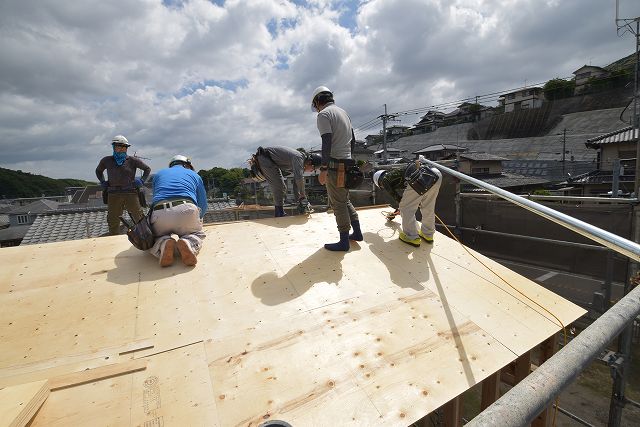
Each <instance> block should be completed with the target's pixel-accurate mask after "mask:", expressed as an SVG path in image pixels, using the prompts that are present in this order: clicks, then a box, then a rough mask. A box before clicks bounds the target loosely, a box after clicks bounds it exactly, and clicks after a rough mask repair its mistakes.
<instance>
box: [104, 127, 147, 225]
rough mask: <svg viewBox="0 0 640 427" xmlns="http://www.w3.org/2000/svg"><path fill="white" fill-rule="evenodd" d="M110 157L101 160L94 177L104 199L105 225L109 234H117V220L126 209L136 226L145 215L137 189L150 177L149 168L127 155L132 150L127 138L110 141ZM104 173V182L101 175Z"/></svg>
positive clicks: (117, 137) (116, 138)
mask: <svg viewBox="0 0 640 427" xmlns="http://www.w3.org/2000/svg"><path fill="white" fill-rule="evenodd" d="M111 146H112V148H113V154H112V155H111V156H106V157H103V158H102V159H101V160H100V163H98V167H97V168H96V176H97V177H98V180H99V181H100V185H101V186H102V191H103V192H105V193H106V195H107V201H106V203H107V209H108V211H107V223H108V224H109V234H111V235H115V234H120V233H119V232H120V216H121V215H122V212H123V211H124V210H125V209H126V210H127V211H128V212H129V216H131V218H132V219H133V220H134V221H135V222H136V223H137V222H138V221H140V219H141V218H142V217H144V212H143V211H142V206H141V205H140V198H139V195H138V189H140V188H141V187H142V186H143V185H144V183H145V182H146V180H147V179H148V178H149V174H151V168H150V167H149V166H147V165H146V164H145V163H144V162H143V161H142V160H140V159H139V158H138V157H135V156H133V157H132V156H129V155H127V149H128V148H129V147H130V146H131V144H129V141H128V140H127V138H125V137H124V136H122V135H116V136H115V137H113V139H112V140H111ZM138 169H140V170H142V177H141V178H136V171H137V170H138ZM105 170H106V171H107V179H105V177H104V171H105Z"/></svg>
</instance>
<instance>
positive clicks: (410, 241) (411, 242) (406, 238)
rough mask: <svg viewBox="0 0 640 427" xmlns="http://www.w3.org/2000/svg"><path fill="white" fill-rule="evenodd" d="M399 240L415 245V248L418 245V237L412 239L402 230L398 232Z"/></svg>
mask: <svg viewBox="0 0 640 427" xmlns="http://www.w3.org/2000/svg"><path fill="white" fill-rule="evenodd" d="M400 240H402V241H403V242H405V243H407V244H409V245H411V246H415V247H416V248H419V247H420V237H416V238H415V239H412V238H410V237H409V236H407V235H406V234H404V232H403V231H401V232H400Z"/></svg>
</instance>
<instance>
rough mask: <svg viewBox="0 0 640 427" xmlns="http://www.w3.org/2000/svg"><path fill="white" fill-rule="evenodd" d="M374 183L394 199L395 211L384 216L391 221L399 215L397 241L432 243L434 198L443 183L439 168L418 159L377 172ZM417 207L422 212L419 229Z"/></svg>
mask: <svg viewBox="0 0 640 427" xmlns="http://www.w3.org/2000/svg"><path fill="white" fill-rule="evenodd" d="M373 182H374V183H375V185H376V186H377V187H379V188H382V189H383V190H385V192H386V193H388V194H389V195H390V196H391V198H392V199H393V203H392V204H391V206H392V207H393V208H395V209H396V212H394V213H393V214H391V215H389V216H387V219H389V220H392V219H393V218H394V217H395V215H397V214H398V213H399V214H400V216H401V217H402V231H401V232H400V236H399V238H400V240H401V241H403V242H404V243H407V244H409V245H412V246H416V247H418V246H420V242H421V240H424V241H425V242H427V243H430V244H431V243H433V235H434V233H435V225H436V224H435V206H436V198H437V197H438V192H439V191H440V185H441V183H442V174H441V173H440V171H439V170H438V169H437V168H429V167H428V166H427V165H426V164H424V163H423V162H422V161H420V160H417V161H415V162H412V163H410V164H409V165H408V166H407V165H403V166H401V167H397V168H393V169H390V170H379V171H376V172H375V173H374V174H373ZM417 210H420V213H421V215H422V223H421V224H420V228H419V229H418V227H417V222H416V211H417Z"/></svg>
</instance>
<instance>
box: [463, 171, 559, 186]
mask: <svg viewBox="0 0 640 427" xmlns="http://www.w3.org/2000/svg"><path fill="white" fill-rule="evenodd" d="M474 178H477V179H479V180H480V181H483V182H486V183H487V184H491V185H494V186H496V187H498V188H505V189H507V188H512V187H521V186H525V185H543V184H549V183H550V181H549V180H548V179H546V178H537V177H533V176H522V175H515V174H511V173H503V174H501V175H499V176H491V177H486V178H482V177H478V176H476V177H474ZM473 187H474V188H477V187H475V186H473Z"/></svg>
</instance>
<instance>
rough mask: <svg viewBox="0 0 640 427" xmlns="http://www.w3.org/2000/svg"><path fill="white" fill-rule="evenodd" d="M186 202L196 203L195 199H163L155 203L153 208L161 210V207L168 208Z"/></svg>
mask: <svg viewBox="0 0 640 427" xmlns="http://www.w3.org/2000/svg"><path fill="white" fill-rule="evenodd" d="M185 203H190V204H192V205H193V204H194V203H193V201H191V200H190V199H177V200H161V201H159V202H157V203H154V204H153V208H152V209H153V210H154V211H159V210H161V209H168V208H172V207H174V206H179V205H182V204H185Z"/></svg>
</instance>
